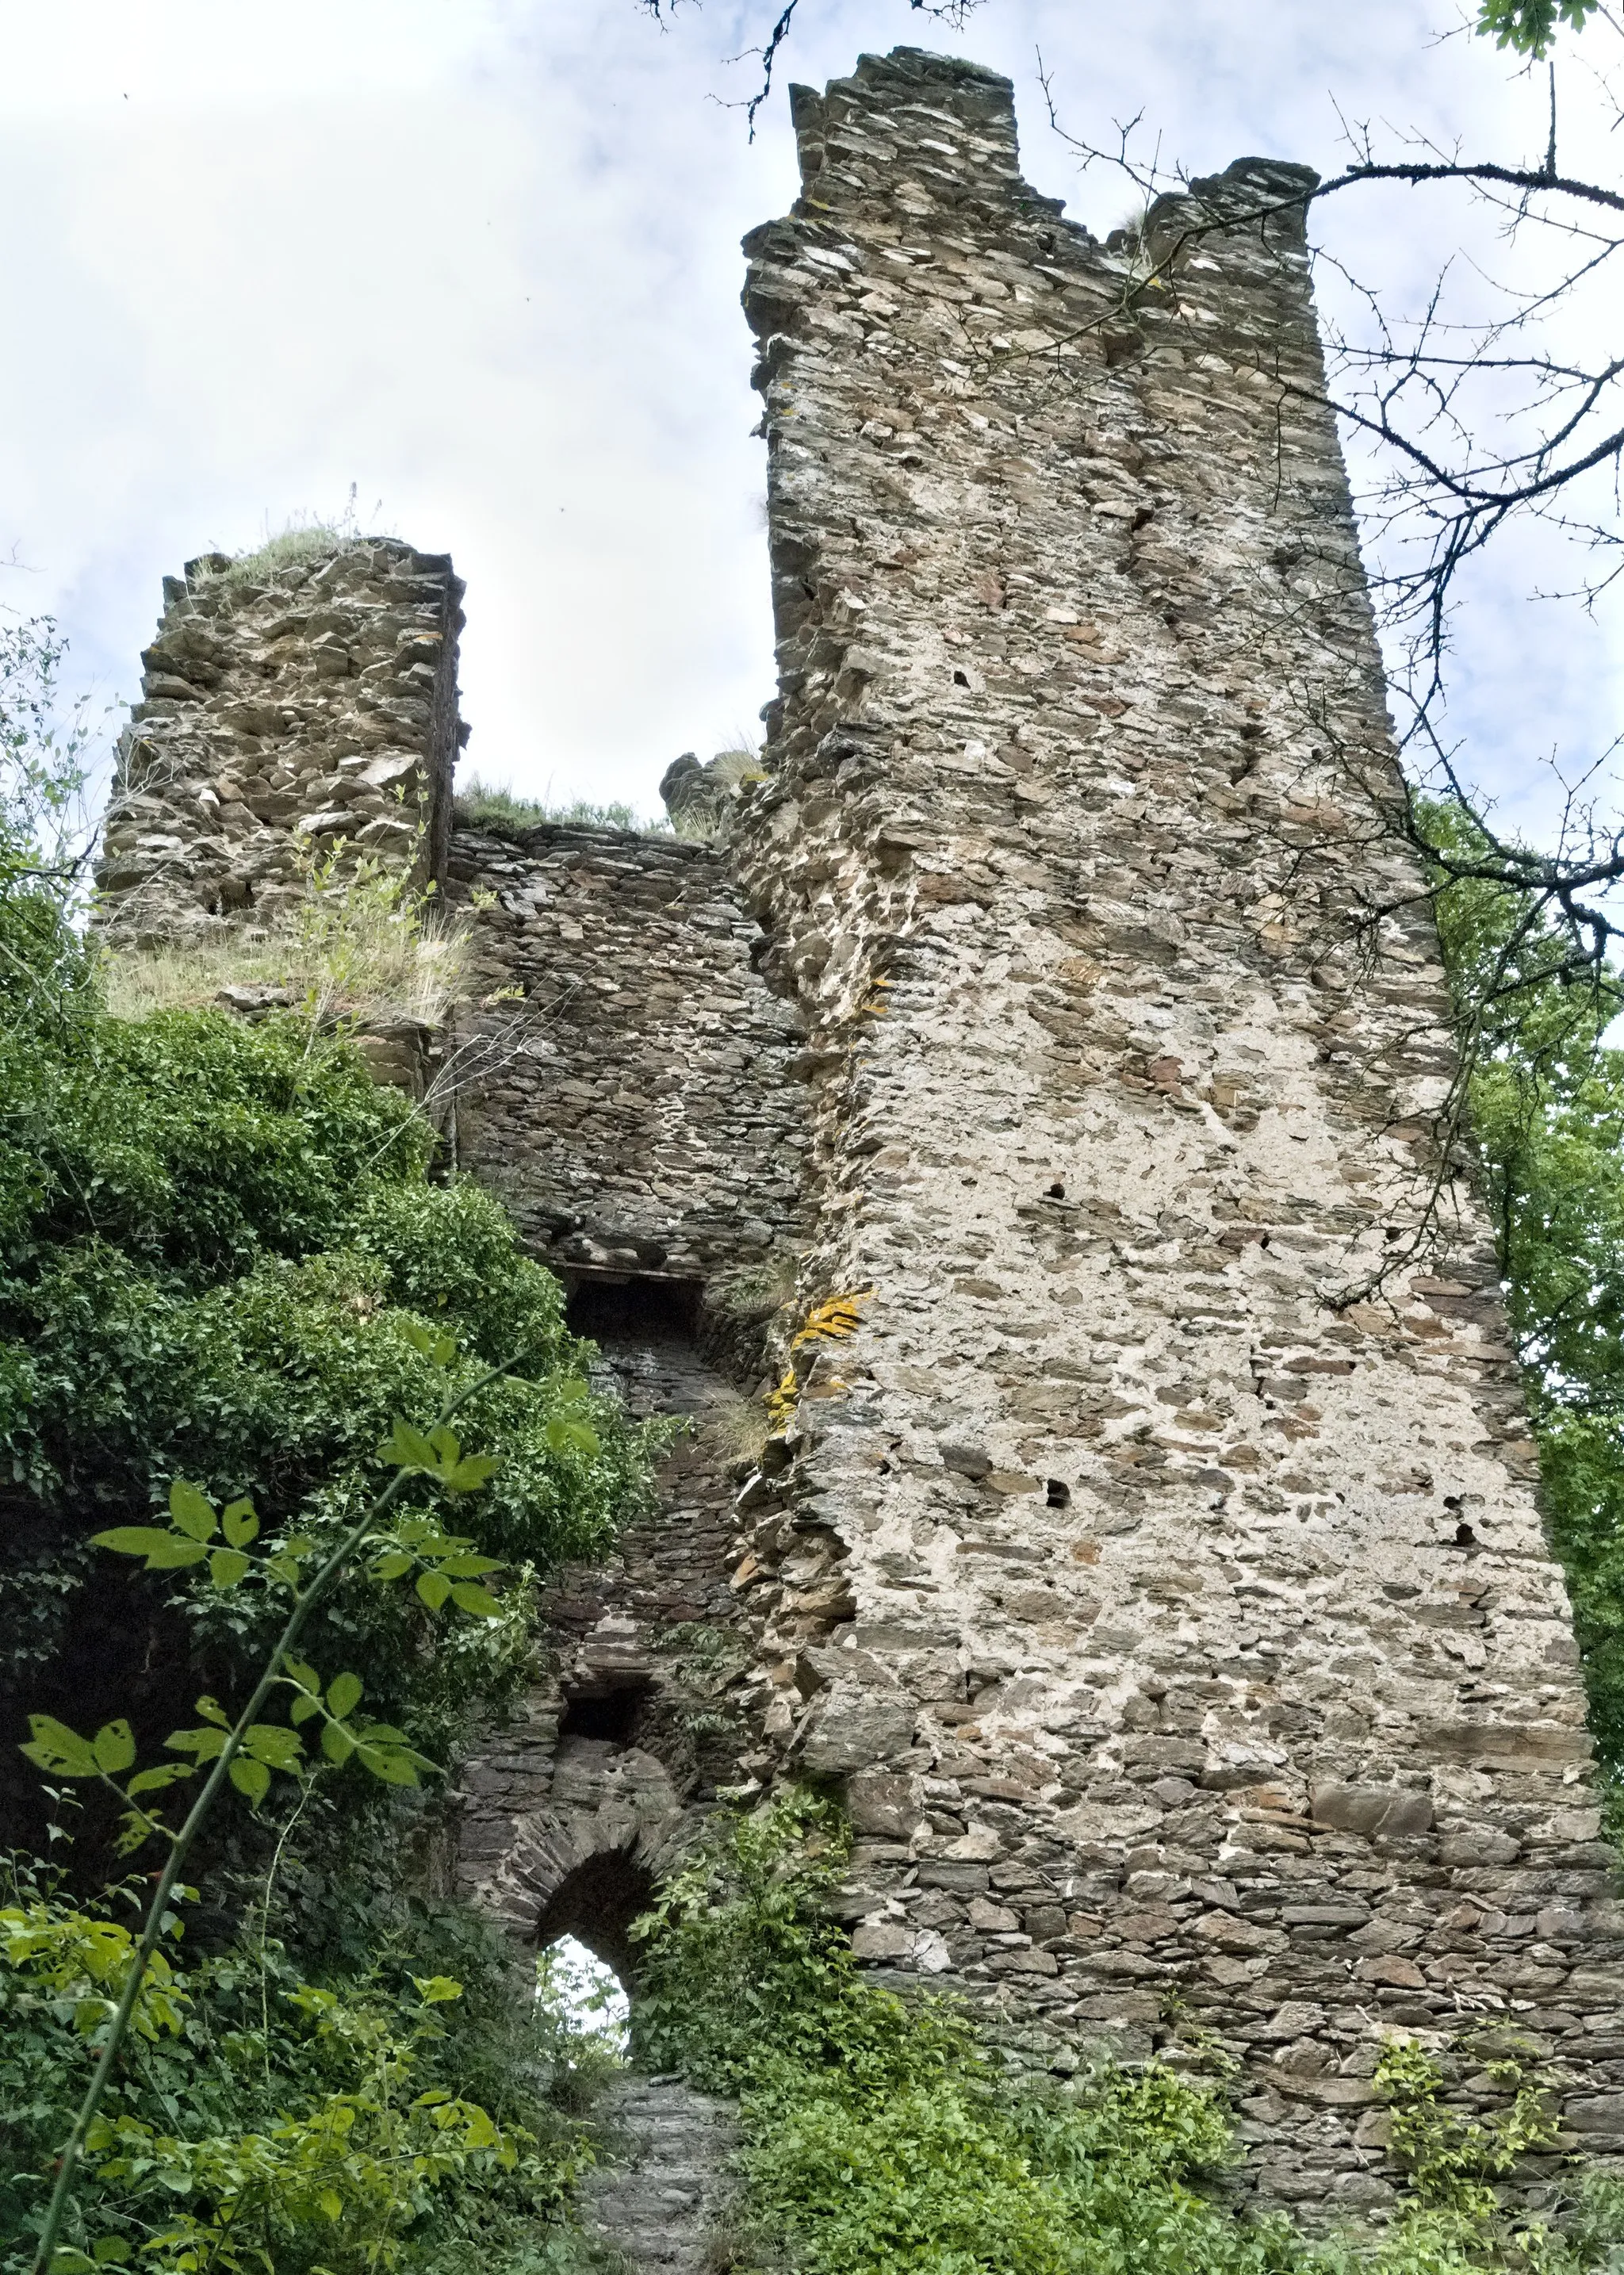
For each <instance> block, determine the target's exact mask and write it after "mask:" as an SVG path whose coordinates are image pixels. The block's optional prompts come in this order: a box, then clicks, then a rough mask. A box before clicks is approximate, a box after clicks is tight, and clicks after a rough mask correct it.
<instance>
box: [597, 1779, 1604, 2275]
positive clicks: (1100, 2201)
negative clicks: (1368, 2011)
mask: <svg viewBox="0 0 1624 2275" xmlns="http://www.w3.org/2000/svg"><path fill="white" fill-rule="evenodd" d="M846 1856H847V1841H846V1834H845V1832H844V1828H843V1826H842V1824H841V1821H840V1819H839V1818H838V1817H837V1816H836V1814H835V1810H834V1809H833V1808H832V1806H831V1804H830V1803H827V1801H823V1800H821V1799H819V1798H816V1797H815V1796H813V1795H810V1794H806V1793H791V1794H789V1795H785V1796H782V1797H781V1798H780V1799H778V1800H776V1801H774V1802H773V1803H770V1804H768V1805H766V1806H764V1807H762V1808H760V1809H759V1810H756V1811H755V1812H754V1813H753V1814H750V1815H745V1814H744V1813H742V1812H736V1813H733V1814H732V1815H730V1816H729V1817H728V1818H725V1819H722V1820H720V1821H718V1823H717V1824H716V1825H714V1826H713V1828H712V1831H711V1833H710V1836H709V1837H708V1838H707V1839H706V1840H705V1841H703V1842H702V1843H701V1844H700V1845H699V1848H697V1849H696V1850H695V1851H694V1852H693V1854H692V1855H691V1856H690V1858H689V1859H688V1861H687V1863H685V1865H684V1867H683V1868H682V1869H681V1870H680V1871H678V1872H677V1873H676V1876H675V1877H674V1878H672V1880H671V1881H670V1882H669V1884H668V1886H667V1887H666V1889H665V1891H664V1893H663V1894H662V1896H661V1901H660V1902H659V1903H658V1904H657V1906H656V1907H655V1908H654V1910H653V1912H651V1913H650V1914H649V1915H648V1916H646V1918H645V1919H643V1920H642V1921H640V1922H638V1924H637V1925H636V1927H635V1928H634V1930H633V1933H634V1935H635V1936H636V1937H637V1938H638V1940H639V1941H640V1943H641V1944H642V1946H643V1954H644V1955H643V1958H642V1961H641V1963H640V1966H639V1969H638V1999H637V2000H636V2002H635V2003H634V2005H633V2008H632V2044H633V2049H634V2052H635V2053H636V2054H637V2055H638V2057H639V2058H640V2060H642V2061H643V2062H644V2063H646V2064H647V2065H649V2066H658V2067H669V2068H674V2069H678V2070H680V2071H681V2072H682V2073H683V2074H684V2075H686V2076H687V2077H688V2078H690V2079H691V2081H692V2082H693V2083H695V2084H696V2085H699V2086H700V2087H702V2088H704V2089H706V2090H710V2091H720V2092H728V2093H736V2094H737V2095H738V2096H739V2097H740V2109H741V2113H742V2116H743V2120H744V2135H745V2147H744V2157H743V2169H744V2178H745V2182H746V2224H745V2230H744V2239H743V2251H744V2257H743V2261H742V2264H744V2265H745V2266H748V2267H756V2266H766V2267H778V2266H782V2265H785V2264H789V2265H791V2266H793V2267H794V2268H795V2269H796V2270H797V2275H1472V2271H1474V2270H1477V2271H1483V2270H1487V2269H1503V2270H1507V2271H1509V2270H1510V2269H1513V2268H1515V2269H1519V2270H1521V2271H1522V2275H1581V2271H1582V2270H1590V2269H1596V2270H1600V2269H1602V2268H1605V2267H1610V2266H1612V2265H1613V2264H1615V2261H1614V2260H1613V2259H1612V2258H1610V2257H1609V2256H1608V2254H1609V2253H1612V2252H1615V2251H1616V2249H1617V2248H1618V2246H1619V2244H1620V2239H1624V2187H1621V2186H1620V2184H1618V2183H1616V2182H1608V2181H1590V2182H1587V2183H1586V2184H1585V2185H1584V2187H1583V2188H1582V2189H1581V2190H1580V2191H1579V2193H1578V2195H1577V2196H1576V2198H1575V2202H1574V2203H1573V2204H1572V2205H1571V2206H1570V2208H1569V2216H1568V2217H1567V2218H1565V2220H1564V2222H1563V2225H1562V2228H1561V2231H1560V2233H1558V2232H1556V2231H1554V2230H1552V2229H1548V2228H1546V2227H1545V2226H1542V2225H1540V2224H1538V2223H1535V2224H1533V2225H1531V2226H1522V2227H1518V2226H1516V2224H1515V2223H1514V2220H1513V2219H1512V2218H1510V2217H1509V2216H1508V2215H1507V2213H1505V2212H1504V2211H1502V2210H1501V2208H1500V2206H1499V2202H1498V2200H1497V2198H1496V2196H1495V2194H1494V2189H1493V2185H1492V2184H1493V2182H1494V2181H1496V2180H1499V2179H1500V2178H1503V2177H1504V2176H1505V2175H1506V2174H1507V2173H1509V2172H1510V2171H1511V2170H1512V2167H1513V2166H1514V2164H1515V2162H1516V2160H1517V2158H1519V2157H1521V2156H1522V2155H1523V2154H1524V2153H1526V2152H1527V2151H1530V2150H1539V2149H1543V2148H1548V2147H1549V2146H1550V2144H1551V2143H1552V2140H1553V2139H1554V2136H1555V2132H1556V2127H1555V2123H1554V2121H1553V2120H1552V2117H1551V2115H1550V2113H1549V2112H1548V2110H1547V2108H1546V2105H1545V2099H1544V2096H1543V2094H1542V2092H1541V2090H1540V2088H1539V2085H1538V2082H1537V2079H1533V2078H1530V2076H1529V2075H1526V2074H1525V2073H1524V2071H1523V2069H1522V2067H1521V2066H1520V2065H1519V2064H1518V2063H1517V2062H1516V2061H1515V2060H1514V2059H1509V2058H1507V2056H1506V2055H1505V2054H1504V2052H1503V2051H1502V2052H1499V2053H1497V2052H1495V2051H1494V2050H1493V2049H1492V2047H1487V2046H1485V2047H1482V2048H1476V2049H1473V2050H1472V2052H1473V2060H1474V2066H1475V2067H1479V2068H1484V2067H1486V2071H1487V2075H1489V2076H1490V2078H1491V2079H1492V2081H1493V2082H1495V2083H1496V2084H1497V2085H1498V2086H1499V2087H1500V2089H1501V2090H1503V2091H1504V2092H1505V2093H1507V2094H1508V2095H1509V2096H1510V2097H1511V2099H1510V2102H1509V2105H1508V2106H1507V2108H1506V2109H1505V2110H1504V2111H1503V2112H1502V2113H1500V2114H1499V2116H1497V2117H1493V2118H1490V2119H1481V2120H1480V2119H1477V2118H1470V2117H1465V2116H1462V2115H1461V2114H1459V2113H1457V2112H1456V2111H1455V2110H1454V2109H1453V2108H1451V2107H1450V2106H1448V2105H1447V2104H1446V2099H1445V2097H1444V2080H1443V2077H1442V2074H1441V2072H1440V2070H1439V2067H1438V2066H1437V2064H1436V2063H1435V2062H1434V2061H1433V2060H1431V2057H1430V2056H1428V2055H1427V2054H1426V2053H1424V2052H1423V2051H1422V2050H1421V2049H1420V2048H1419V2047H1418V2046H1416V2045H1413V2044H1409V2043H1399V2042H1393V2043H1389V2044H1387V2045H1386V2047H1385V2048H1384V2049H1383V2052H1382V2054H1381V2057H1380V2060H1379V2065H1378V2067H1377V2071H1376V2079H1375V2082H1376V2085H1377V2088H1378V2090H1379V2091H1380V2092H1381V2093H1382V2095H1383V2096H1384V2097H1385V2098H1386V2100H1387V2101H1388V2103H1389V2105H1391V2108H1392V2111H1393V2139H1394V2153H1395V2156H1396V2157H1397V2158H1398V2160H1399V2161H1400V2163H1401V2165H1404V2166H1406V2167H1407V2168H1408V2170H1409V2175H1410V2181H1411V2194H1410V2196H1409V2199H1408V2200H1407V2201H1406V2202H1405V2203H1403V2205H1402V2206H1401V2211H1400V2213H1399V2216H1398V2217H1397V2218H1396V2219H1395V2220H1394V2223H1393V2225H1392V2226H1390V2227H1389V2228H1387V2229H1386V2231H1384V2232H1381V2233H1377V2234H1374V2235H1368V2234H1367V2235H1365V2236H1358V2235H1356V2234H1352V2233H1344V2234H1341V2235H1338V2236H1334V2237H1333V2238H1332V2239H1330V2240H1328V2241H1324V2242H1318V2243H1311V2242H1310V2241H1307V2240H1306V2239H1305V2238H1303V2236H1301V2235H1300V2234H1299V2233H1297V2232H1296V2231H1295V2229H1294V2228H1293V2227H1292V2226H1291V2225H1290V2224H1289V2223H1288V2221H1286V2220H1285V2219H1284V2218H1280V2217H1275V2218H1267V2219H1258V2218H1252V2217H1250V2216H1249V2215H1248V2214H1247V2213H1246V2212H1245V2211H1243V2210H1241V2209H1239V2208H1237V2205H1236V2203H1235V2191H1233V2190H1230V2189H1229V2188H1227V2185H1226V2183H1227V2179H1229V2178H1232V2177H1235V2176H1236V2168H1237V2167H1238V2165H1239V2163H1240V2154H1239V2151H1238V2150H1237V2148H1236V2146H1235V2140H1234V2136H1233V2133H1232V2129H1231V2126H1230V2122H1229V2118H1228V2113H1227V2109H1226V2107H1225V2105H1224V2101H1223V2098H1222V2079H1223V2075H1224V2073H1225V2071H1226V2070H1227V2069H1228V2068H1232V2067H1233V2064H1230V2063H1227V2062H1226V2061H1225V2060H1223V2059H1221V2058H1220V2059H1219V2060H1217V2062H1216V2063H1209V2067H1214V2068H1215V2069H1216V2071H1217V2073H1218V2075H1217V2076H1216V2077H1214V2078H1212V2079H1206V2078H1201V2077H1197V2076H1196V2075H1193V2074H1192V2071H1193V2068H1194V2067H1195V2066H1197V2064H1198V2063H1199V2062H1200V2060H1201V2059H1202V2048H1201V2046H1200V2044H1199V2043H1197V2042H1192V2044H1190V2046H1187V2047H1186V2048H1185V2049H1183V2055H1184V2059H1185V2061H1186V2064H1187V2067H1186V2068H1184V2069H1182V2070H1175V2069H1174V2068H1173V2067H1169V2066H1168V2065H1167V2064H1166V2063H1163V2062H1159V2061H1152V2062H1148V2063H1146V2064H1144V2066H1143V2067H1139V2068H1137V2069H1131V2070H1130V2069H1126V2068H1123V2067H1118V2066H1116V2065H1114V2064H1113V2063H1110V2062H1105V2061H1102V2062H1100V2063H1099V2065H1098V2066H1097V2067H1095V2068H1094V2069H1093V2070H1091V2072H1089V2073H1088V2074H1086V2075H1084V2076H1083V2077H1081V2078H1080V2079H1078V2080H1077V2081H1076V2082H1073V2083H1070V2084H1068V2085H1065V2086H1058V2085H1055V2086H1048V2085H1043V2084H1032V2083H1030V2082H1020V2081H1017V2080H1016V2079H1015V2078H1012V2077H1011V2076H1010V2075H1009V2074H1008V2072H1007V2071H1006V2070H1004V2069H1003V2068H1002V2067H1001V2066H1000V2065H999V2064H998V2063H997V2062H996V2061H995V2060H993V2059H992V2058H991V2057H990V2056H989V2055H988V2053H987V2052H986V2050H985V2048H984V2047H983V2046H982V2044H980V2042H979V2040H978V2036H977V2033H976V2031H975V2029H974V2028H973V2026H972V2024H971V2021H970V2019H969V2018H968V2017H967V2015H966V2014H965V2013H964V2012H963V2009H962V2008H961V2007H957V2006H956V2005H954V2004H953V2003H951V2002H949V2001H948V2000H945V1999H909V2000H907V2001H904V2000H903V1999H899V1998H897V1997H895V1996H894V1995H893V1994H892V1993H891V1992H887V1991H884V1990H881V1989H880V1988H879V1987H877V1986H876V1985H875V1984H873V1983H872V1981H870V1980H869V1979H868V1978H867V1977H865V1976H864V1975H863V1974H862V1972H861V1971H860V1970H859V1969H858V1968H857V1966H856V1964H855V1962H854V1961H853V1959H852V1956H851V1951H850V1946H849V1944H848V1943H847V1941H846V1939H845V1938H844V1936H842V1934H841V1933H840V1931H839V1930H838V1929H837V1928H836V1927H835V1924H834V1923H833V1922H832V1920H831V1919H830V1918H829V1917H828V1915H827V1897H828V1894H829V1891H830V1890H831V1888H832V1887H833V1886H834V1885H835V1883H836V1882H837V1881H838V1880H839V1879H840V1878H841V1877H842V1872H843V1869H844V1865H845V1860H846Z"/></svg>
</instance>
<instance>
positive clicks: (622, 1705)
mask: <svg viewBox="0 0 1624 2275" xmlns="http://www.w3.org/2000/svg"><path fill="white" fill-rule="evenodd" d="M647 1697H648V1689H647V1685H646V1684H645V1683H640V1682H639V1683H623V1684H622V1685H620V1686H619V1687H618V1688H616V1689H591V1690H580V1691H576V1692H575V1693H573V1694H572V1695H571V1696H570V1697H568V1698H566V1699H565V1701H564V1711H563V1719H562V1721H561V1722H560V1723H559V1725H558V1735H559V1736H560V1737H561V1738H598V1739H601V1740H603V1741H605V1742H607V1743H608V1744H609V1745H611V1746H630V1745H631V1744H633V1743H634V1742H635V1741H636V1738H637V1734H638V1723H639V1722H640V1721H641V1719H642V1717H643V1705H644V1702H645V1700H646V1698H647Z"/></svg>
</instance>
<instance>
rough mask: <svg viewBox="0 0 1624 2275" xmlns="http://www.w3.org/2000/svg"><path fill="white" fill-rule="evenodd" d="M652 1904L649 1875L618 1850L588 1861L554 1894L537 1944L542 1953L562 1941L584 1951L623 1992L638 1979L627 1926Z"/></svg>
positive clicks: (538, 1926) (541, 1921)
mask: <svg viewBox="0 0 1624 2275" xmlns="http://www.w3.org/2000/svg"><path fill="white" fill-rule="evenodd" d="M653 1900H654V1883H653V1876H652V1874H650V1873H649V1872H648V1871H646V1870H645V1868H644V1867H643V1866H642V1865H641V1864H638V1863H633V1861H632V1859H631V1857H630V1856H627V1855H626V1854H625V1852H624V1851H623V1850H622V1849H612V1850H610V1851H608V1853H607V1854H605V1855H603V1856H589V1857H588V1858H587V1859H586V1862H585V1863H584V1864H578V1865H577V1866H576V1868H575V1870H574V1871H573V1872H570V1873H569V1874H568V1875H567V1876H566V1877H565V1878H564V1879H563V1880H562V1881H561V1882H560V1883H559V1885H558V1886H557V1887H556V1888H555V1890H554V1892H553V1893H552V1895H551V1896H550V1897H549V1898H548V1901H547V1902H546V1904H545V1905H543V1907H542V1909H541V1915H540V1918H539V1919H538V1920H537V1922H536V1941H537V1942H538V1943H539V1944H540V1945H541V1946H544V1947H545V1946H547V1945H548V1944H550V1943H557V1942H558V1941H559V1940H560V1939H562V1938H563V1937H564V1936H573V1937H574V1939H575V1940H576V1941H577V1943H583V1944H585V1946H586V1948H587V1950H588V1951H590V1952H591V1953H592V1954H593V1957H594V1958H596V1959H601V1960H602V1961H603V1963H604V1965H605V1966H606V1967H611V1968H613V1969H614V1970H615V1972H616V1975H617V1976H619V1977H620V1979H621V1981H622V1983H623V1984H625V1986H626V1988H627V1989H628V1990H631V1989H632V1988H633V1987H634V1985H635V1982H636V1976H637V1961H638V1946H637V1945H636V1944H635V1943H634V1942H633V1941H632V1939H631V1923H632V1921H633V1920H635V1919H637V1918H638V1917H640V1916H641V1915H642V1914H643V1913H644V1912H646V1910H647V1909H648V1908H649V1906H650V1905H651V1904H652V1903H653Z"/></svg>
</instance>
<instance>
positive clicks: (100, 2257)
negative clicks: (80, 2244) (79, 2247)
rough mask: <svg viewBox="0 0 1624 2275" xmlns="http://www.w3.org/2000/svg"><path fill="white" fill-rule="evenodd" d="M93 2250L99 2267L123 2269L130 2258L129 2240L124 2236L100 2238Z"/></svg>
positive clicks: (93, 2245) (92, 2247)
mask: <svg viewBox="0 0 1624 2275" xmlns="http://www.w3.org/2000/svg"><path fill="white" fill-rule="evenodd" d="M91 2250H92V2251H93V2253H94V2256H95V2260H96V2264H97V2265H98V2266H101V2267H122V2266H123V2265H124V2264H125V2260H127V2259H128V2258H129V2256H130V2241H129V2238H128V2237H127V2236H123V2235H102V2236H98V2237H97V2239H96V2241H95V2242H94V2244H92V2246H91Z"/></svg>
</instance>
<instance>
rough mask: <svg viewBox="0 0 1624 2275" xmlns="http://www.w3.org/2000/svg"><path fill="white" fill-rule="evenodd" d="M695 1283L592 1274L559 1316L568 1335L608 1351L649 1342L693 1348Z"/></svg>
mask: <svg viewBox="0 0 1624 2275" xmlns="http://www.w3.org/2000/svg"><path fill="white" fill-rule="evenodd" d="M702 1292H703V1289H702V1286H701V1283H700V1282H699V1281H698V1280H660V1279H653V1278H650V1279H633V1278H622V1277H620V1276H618V1275H616V1274H591V1275H590V1276H587V1277H584V1278H582V1279H580V1280H578V1281H576V1283H575V1286H574V1288H573V1289H572V1290H571V1291H570V1298H569V1302H568V1304H567V1306H566V1308H565V1311H564V1319H565V1322H566V1324H567V1325H568V1326H569V1329H570V1334H575V1335H590V1336H591V1337H592V1339H593V1342H600V1343H604V1344H606V1345H613V1344H616V1343H624V1342H640V1341H642V1340H643V1339H644V1338H645V1337H648V1336H653V1337H656V1338H659V1339H661V1340H663V1339H664V1338H666V1337H668V1336H678V1337H681V1338H682V1339H683V1340H684V1342H694V1341H695V1339H696V1338H697V1337H698V1334H699V1297H700V1295H701V1294H702Z"/></svg>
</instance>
